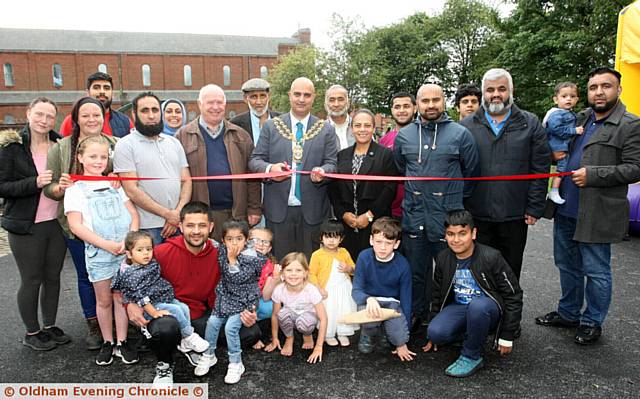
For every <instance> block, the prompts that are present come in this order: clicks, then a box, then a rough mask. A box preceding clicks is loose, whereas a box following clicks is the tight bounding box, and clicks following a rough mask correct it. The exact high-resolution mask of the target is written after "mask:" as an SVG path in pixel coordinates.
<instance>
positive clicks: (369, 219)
mask: <svg viewBox="0 0 640 399" xmlns="http://www.w3.org/2000/svg"><path fill="white" fill-rule="evenodd" d="M365 215H367V220H368V221H369V223H371V222H373V213H371V211H367V213H365Z"/></svg>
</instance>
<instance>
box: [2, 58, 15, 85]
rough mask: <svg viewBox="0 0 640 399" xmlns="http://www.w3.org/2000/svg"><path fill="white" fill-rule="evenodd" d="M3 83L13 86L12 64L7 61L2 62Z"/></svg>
mask: <svg viewBox="0 0 640 399" xmlns="http://www.w3.org/2000/svg"><path fill="white" fill-rule="evenodd" d="M4 85H5V86H13V85H14V83H13V65H11V64H9V63H8V62H7V63H6V64H4Z"/></svg>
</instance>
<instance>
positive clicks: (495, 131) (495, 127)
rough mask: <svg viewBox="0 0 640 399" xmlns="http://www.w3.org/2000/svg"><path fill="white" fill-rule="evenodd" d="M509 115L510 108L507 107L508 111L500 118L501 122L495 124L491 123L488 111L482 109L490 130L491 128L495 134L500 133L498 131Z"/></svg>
mask: <svg viewBox="0 0 640 399" xmlns="http://www.w3.org/2000/svg"><path fill="white" fill-rule="evenodd" d="M510 116H511V108H509V111H507V114H506V115H505V116H504V119H503V120H502V122H500V123H498V124H497V125H496V124H494V123H493V119H492V118H491V115H489V112H487V110H485V111H484V117H485V118H487V122H489V126H491V130H493V134H495V135H496V136H499V135H500V131H501V130H502V128H503V127H504V124H505V123H507V121H508V120H509V117H510Z"/></svg>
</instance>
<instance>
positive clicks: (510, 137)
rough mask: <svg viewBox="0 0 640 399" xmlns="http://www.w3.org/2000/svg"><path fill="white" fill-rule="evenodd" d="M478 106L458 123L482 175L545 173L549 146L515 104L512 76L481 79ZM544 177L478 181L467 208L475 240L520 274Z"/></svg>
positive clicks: (497, 73)
mask: <svg viewBox="0 0 640 399" xmlns="http://www.w3.org/2000/svg"><path fill="white" fill-rule="evenodd" d="M482 96H483V97H482V107H480V108H478V110H477V111H476V112H475V113H474V114H473V115H471V116H468V117H467V118H465V119H464V120H463V121H462V122H460V123H461V124H462V125H463V126H464V127H466V128H467V129H469V130H470V131H471V133H472V134H473V137H474V138H475V140H476V144H477V145H478V152H479V153H480V175H481V176H502V175H521V174H532V173H548V172H549V167H550V164H551V150H550V149H549V143H548V141H547V135H546V134H545V132H544V129H543V128H542V125H541V124H540V121H539V120H538V117H536V116H535V115H534V114H532V113H530V112H527V111H524V110H521V109H520V108H518V107H517V106H516V105H515V104H514V103H513V80H512V79H511V75H510V74H509V72H507V71H505V70H504V69H490V70H489V71H487V73H485V74H484V77H483V78H482ZM546 195H547V179H536V180H521V181H481V182H478V183H477V184H476V186H475V189H474V191H473V194H472V196H471V198H469V200H467V201H465V208H466V209H467V210H468V211H469V212H471V214H472V215H473V218H474V219H475V224H476V226H477V227H478V242H481V243H483V244H485V245H489V246H491V247H494V248H496V249H497V250H499V251H500V252H501V253H502V256H504V258H505V260H506V261H507V263H509V266H511V269H513V272H514V273H515V275H516V276H517V277H518V279H519V278H520V270H521V269H522V254H523V253H524V247H525V245H526V243H527V230H528V226H529V225H533V224H535V223H536V221H537V220H538V219H539V218H540V217H541V216H542V213H543V211H544V207H545V198H546Z"/></svg>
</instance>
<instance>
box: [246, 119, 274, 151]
mask: <svg viewBox="0 0 640 399" xmlns="http://www.w3.org/2000/svg"><path fill="white" fill-rule="evenodd" d="M249 117H251V130H252V131H253V132H252V135H253V145H254V146H255V145H256V144H258V139H259V138H260V118H258V117H257V116H255V115H254V114H253V112H251V111H249ZM269 119H271V116H270V115H269V111H267V120H269Z"/></svg>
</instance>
